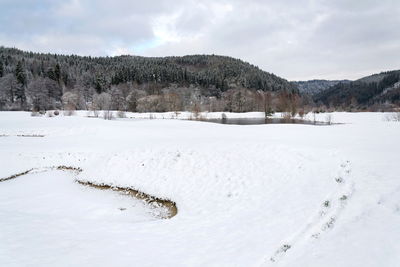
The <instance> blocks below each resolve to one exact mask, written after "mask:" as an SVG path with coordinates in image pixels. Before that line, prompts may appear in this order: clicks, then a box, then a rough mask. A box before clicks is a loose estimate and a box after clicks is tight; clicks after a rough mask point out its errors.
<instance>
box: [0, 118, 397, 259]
mask: <svg viewBox="0 0 400 267" xmlns="http://www.w3.org/2000/svg"><path fill="white" fill-rule="evenodd" d="M170 114H172V113H170ZM85 115H86V113H85V112H78V115H77V116H71V117H63V116H58V117H52V118H49V117H31V116H30V114H29V113H24V112H0V178H5V177H9V176H11V175H13V174H17V173H21V172H24V171H26V170H29V169H31V168H43V167H51V166H59V165H66V166H73V167H80V168H82V169H83V171H82V172H81V173H79V174H76V175H73V174H71V173H66V172H60V171H51V172H46V173H36V174H28V175H24V176H20V177H17V178H16V179H13V180H8V181H4V182H0V240H1V241H0V266H38V265H40V266H71V265H78V266H399V265H400V242H399V240H400V227H399V225H400V177H399V174H400V164H399V157H398V152H399V151H400V142H399V134H400V123H399V122H388V121H386V120H385V119H384V118H385V114H382V113H334V114H332V116H333V121H334V122H343V123H345V124H339V125H332V126H312V125H290V124H281V125H279V124H267V125H246V126H243V125H221V124H213V123H206V122H197V121H183V120H166V119H164V120H162V119H156V120H143V119H141V120H138V119H117V120H112V121H106V120H102V119H99V118H86V117H84V116H85ZM220 115H221V114H209V115H208V116H216V117H218V116H220ZM140 116H141V115H140V114H130V115H129V114H128V117H135V118H139V117H140ZM158 116H164V115H158ZM227 116H228V117H234V116H249V117H254V114H241V115H235V114H227ZM318 116H319V119H320V120H325V118H326V114H319V115H318ZM152 117H153V118H154V117H155V115H154V116H152ZM142 118H147V117H145V116H143V117H142ZM160 118H162V117H160ZM164 118H167V116H164ZM74 179H78V180H81V181H89V182H94V183H105V184H110V185H115V186H121V187H131V188H135V189H137V190H140V191H142V192H145V193H148V194H151V195H153V196H157V197H161V198H167V199H171V200H173V201H175V202H176V203H177V206H178V214H177V215H176V216H175V217H173V218H171V219H166V220H165V219H164V220H162V219H156V218H155V217H153V216H151V211H149V210H148V208H147V207H146V206H145V205H142V204H141V203H140V202H138V201H135V200H133V199H132V198H127V197H126V196H120V195H118V194H117V193H115V192H106V191H96V190H95V189H92V188H86V187H83V186H82V185H79V184H77V183H74ZM120 208H127V209H126V210H121V209H120Z"/></svg>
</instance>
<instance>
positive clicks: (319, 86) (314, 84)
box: [291, 80, 350, 95]
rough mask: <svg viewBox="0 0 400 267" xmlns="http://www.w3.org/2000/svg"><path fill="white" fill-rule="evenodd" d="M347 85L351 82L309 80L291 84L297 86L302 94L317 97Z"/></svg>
mask: <svg viewBox="0 0 400 267" xmlns="http://www.w3.org/2000/svg"><path fill="white" fill-rule="evenodd" d="M341 82H342V83H347V82H350V81H349V80H309V81H293V82H291V83H292V84H293V85H295V86H296V87H297V88H298V89H299V92H300V93H303V94H309V95H315V94H318V93H321V92H323V91H325V90H327V89H328V88H330V87H332V86H334V85H336V84H338V83H341Z"/></svg>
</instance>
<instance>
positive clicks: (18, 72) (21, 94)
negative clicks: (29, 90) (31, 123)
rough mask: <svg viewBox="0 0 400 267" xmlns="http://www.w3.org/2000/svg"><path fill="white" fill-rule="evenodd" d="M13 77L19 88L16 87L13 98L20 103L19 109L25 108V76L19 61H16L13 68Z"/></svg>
mask: <svg viewBox="0 0 400 267" xmlns="http://www.w3.org/2000/svg"><path fill="white" fill-rule="evenodd" d="M15 77H16V78H17V80H18V83H19V84H20V86H18V89H17V91H16V92H15V97H16V99H17V100H19V101H20V105H21V108H25V102H26V96H25V87H26V76H25V72H24V69H23V68H22V63H21V61H18V63H17V66H16V68H15Z"/></svg>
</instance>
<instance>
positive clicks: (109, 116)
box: [103, 110, 114, 120]
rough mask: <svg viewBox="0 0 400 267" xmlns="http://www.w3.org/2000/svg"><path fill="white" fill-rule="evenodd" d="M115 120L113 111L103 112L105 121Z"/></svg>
mask: <svg viewBox="0 0 400 267" xmlns="http://www.w3.org/2000/svg"><path fill="white" fill-rule="evenodd" d="M113 118H114V114H113V112H112V111H110V110H105V111H104V112H103V119H105V120H112V119H113Z"/></svg>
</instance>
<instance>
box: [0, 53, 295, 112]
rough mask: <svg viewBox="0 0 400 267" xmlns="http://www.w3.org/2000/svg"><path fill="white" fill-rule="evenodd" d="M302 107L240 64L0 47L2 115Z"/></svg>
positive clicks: (284, 89)
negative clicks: (288, 104)
mask: <svg viewBox="0 0 400 267" xmlns="http://www.w3.org/2000/svg"><path fill="white" fill-rule="evenodd" d="M283 98H287V99H288V101H289V102H290V101H292V102H293V101H294V102H298V100H296V101H295V99H299V95H298V91H297V88H296V87H295V86H294V85H293V84H291V83H289V82H288V81H287V80H285V79H282V78H280V77H278V76H276V75H274V74H272V73H268V72H265V71H263V70H261V69H259V68H258V67H256V66H254V65H251V64H249V63H246V62H243V61H241V60H239V59H234V58H231V57H225V56H216V55H191V56H183V57H139V56H118V57H86V56H76V55H57V54H43V53H33V52H24V51H21V50H18V49H15V48H5V47H0V110H35V111H39V110H48V109H62V108H64V109H105V108H107V109H113V110H124V111H134V112H136V111H137V112H147V111H181V110H204V111H206V110H208V111H233V112H244V111H256V110H264V109H265V106H266V103H270V104H268V105H270V106H269V107H268V108H270V109H274V110H275V109H280V108H283V107H284V106H286V105H285V104H283V102H284V101H283V100H282V99H283Z"/></svg>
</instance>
